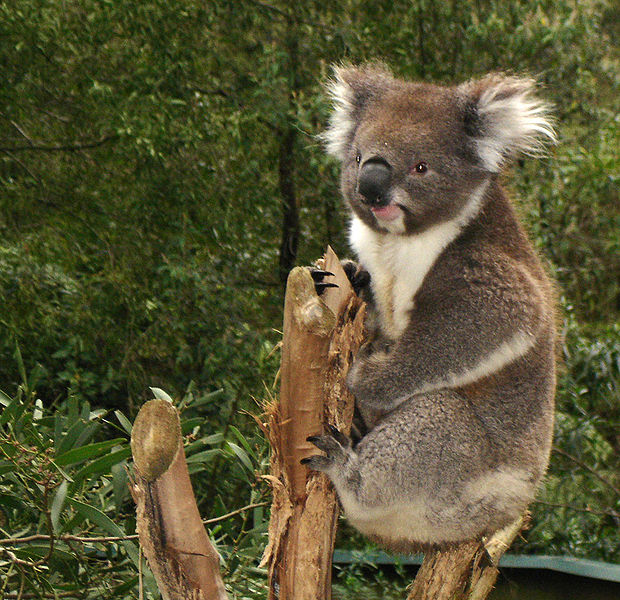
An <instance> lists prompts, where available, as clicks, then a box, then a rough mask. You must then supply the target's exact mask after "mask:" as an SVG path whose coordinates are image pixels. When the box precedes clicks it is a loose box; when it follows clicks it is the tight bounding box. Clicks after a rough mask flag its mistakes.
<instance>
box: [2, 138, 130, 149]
mask: <svg viewBox="0 0 620 600" xmlns="http://www.w3.org/2000/svg"><path fill="white" fill-rule="evenodd" d="M118 137H119V136H118V134H113V135H106V136H103V137H102V138H101V139H98V140H95V141H93V142H85V143H75V144H60V145H57V146H47V145H45V144H40V143H37V144H34V143H33V144H32V145H30V146H13V147H0V151H2V152H25V151H28V150H39V151H41V152H78V151H79V150H87V149H89V148H97V147H99V146H102V145H103V144H105V143H106V142H109V141H110V140H115V139H117V138H118Z"/></svg>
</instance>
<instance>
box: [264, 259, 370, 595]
mask: <svg viewBox="0 0 620 600" xmlns="http://www.w3.org/2000/svg"><path fill="white" fill-rule="evenodd" d="M320 266H321V267H322V268H324V269H326V270H328V271H331V272H332V273H334V274H335V277H334V278H333V279H332V278H330V279H329V280H330V281H333V282H334V283H336V284H337V285H338V286H339V287H338V288H329V289H327V290H325V292H324V294H323V296H322V297H321V298H319V297H318V296H317V295H316V292H315V289H314V282H313V280H312V278H311V276H310V274H309V272H308V270H307V269H304V268H296V269H293V270H292V271H291V273H290V275H289V278H288V282H287V290H286V297H285V305H284V335H283V341H282V362H281V368H280V378H281V382H280V400H279V403H278V404H277V406H275V407H273V409H272V411H271V414H270V423H269V438H270V442H271V447H272V456H271V475H270V477H269V479H270V481H271V483H272V487H273V503H272V509H271V521H270V524H269V544H268V546H267V548H266V550H265V554H264V556H263V561H262V564H263V565H268V570H269V598H270V600H275V599H276V598H277V599H279V600H302V599H303V600H317V598H319V599H323V598H325V599H326V598H331V570H332V568H331V567H332V554H333V548H334V539H335V534H336V526H337V518H338V512H339V508H338V502H337V498H336V494H335V492H334V490H333V487H332V486H331V484H330V482H329V480H328V479H327V477H326V476H325V475H324V474H322V473H315V472H310V471H309V470H308V469H307V468H306V467H305V466H303V465H301V464H300V460H301V459H302V458H305V457H307V456H310V455H312V454H315V453H316V449H315V448H314V446H312V445H311V444H310V443H309V442H307V441H306V438H307V437H308V436H310V435H317V434H320V433H322V430H323V423H326V422H329V423H331V424H334V425H336V427H338V428H339V429H340V430H341V431H343V432H345V433H348V432H349V431H350V428H351V422H352V419H353V406H354V400H353V397H352V395H351V394H350V393H349V392H348V390H347V389H346V386H345V385H344V381H345V377H346V373H347V372H348V369H349V367H350V365H351V362H352V360H353V356H354V354H355V352H356V351H357V349H358V348H359V346H360V344H361V342H362V339H363V335H364V305H363V303H362V301H361V300H360V299H359V298H358V297H357V296H356V295H355V294H354V293H353V290H352V288H351V285H350V284H349V281H348V279H347V276H346V274H345V273H344V271H343V270H342V267H341V266H340V261H339V260H338V258H337V257H336V255H335V254H334V253H333V251H332V250H331V249H328V251H327V253H326V257H325V259H324V261H323V262H322V263H321V265H320Z"/></svg>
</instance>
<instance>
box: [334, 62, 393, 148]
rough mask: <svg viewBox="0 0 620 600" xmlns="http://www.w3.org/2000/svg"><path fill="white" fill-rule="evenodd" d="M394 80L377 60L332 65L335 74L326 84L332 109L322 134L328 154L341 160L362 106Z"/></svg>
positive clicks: (382, 91)
mask: <svg viewBox="0 0 620 600" xmlns="http://www.w3.org/2000/svg"><path fill="white" fill-rule="evenodd" d="M393 82H394V79H393V77H392V74H391V73H390V72H389V71H388V69H387V68H386V67H384V66H382V65H379V64H369V65H363V66H361V67H352V66H336V67H334V77H333V79H331V80H330V81H329V82H328V84H327V90H328V93H329V95H330V98H331V100H332V105H333V109H332V114H331V117H330V120H329V125H328V127H327V130H326V131H325V133H324V134H323V135H322V138H323V141H324V142H325V144H326V146H327V151H328V152H329V153H330V154H332V155H333V156H335V157H336V158H338V159H340V160H342V159H343V158H344V156H345V153H346V149H347V147H348V145H349V144H350V142H351V138H352V137H353V133H354V131H355V128H356V126H357V124H358V122H359V120H360V118H361V116H362V114H363V111H364V107H365V106H366V105H367V104H368V102H369V101H371V100H373V99H376V98H378V97H379V96H380V95H382V94H383V93H384V92H385V91H386V90H387V88H388V87H389V86H390V85H392V84H393Z"/></svg>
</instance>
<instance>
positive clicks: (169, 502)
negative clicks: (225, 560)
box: [130, 400, 227, 600]
mask: <svg viewBox="0 0 620 600" xmlns="http://www.w3.org/2000/svg"><path fill="white" fill-rule="evenodd" d="M131 450H132V453H133V459H134V466H135V474H134V479H133V481H132V482H131V485H130V489H131V494H132V496H133V499H134V501H135V503H136V512H137V530H138V535H139V538H140V545H141V547H142V550H143V552H144V554H145V556H146V558H147V560H148V563H149V566H150V567H151V570H152V571H153V574H154V575H155V579H156V581H157V586H158V587H159V591H160V592H161V594H162V596H163V598H164V600H187V599H189V600H226V598H227V595H226V591H225V589H224V583H223V581H222V578H221V575H220V570H219V555H218V553H217V551H216V550H215V548H214V547H213V545H212V544H211V540H210V539H209V536H208V534H207V532H206V530H205V528H204V525H203V524H202V521H201V518H200V513H199V512H198V507H197V506H196V498H195V496H194V491H193V489H192V485H191V482H190V479H189V472H188V470H187V463H186V461H185V452H184V450H183V438H182V435H181V425H180V420H179V414H178V412H177V410H176V408H175V407H174V406H172V404H170V403H169V402H166V401H165V400H151V401H149V402H147V403H146V404H144V405H143V406H142V408H141V409H140V412H139V413H138V416H137V417H136V420H135V423H134V426H133V430H132V434H131Z"/></svg>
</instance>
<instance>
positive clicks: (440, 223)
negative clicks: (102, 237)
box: [302, 65, 556, 551]
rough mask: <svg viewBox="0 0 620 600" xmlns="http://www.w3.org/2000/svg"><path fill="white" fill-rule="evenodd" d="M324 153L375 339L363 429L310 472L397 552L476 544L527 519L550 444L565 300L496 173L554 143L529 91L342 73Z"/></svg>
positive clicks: (368, 359) (365, 352)
mask: <svg viewBox="0 0 620 600" xmlns="http://www.w3.org/2000/svg"><path fill="white" fill-rule="evenodd" d="M330 92H331V96H332V99H333V105H334V108H333V114H332V115H331V120H330V123H329V126H328V129H327V132H326V133H325V140H326V143H327V149H328V152H329V153H331V154H332V155H333V156H335V157H336V158H337V159H338V160H339V161H340V163H341V190H342V194H343V196H344V199H345V200H346V203H347V204H348V206H349V207H350V210H351V223H350V243H351V246H352V247H353V249H354V251H355V253H356V254H357V257H358V258H359V265H352V264H351V263H349V264H347V265H345V267H346V270H347V272H348V274H349V276H350V278H351V279H352V282H353V284H354V286H356V287H357V288H360V287H361V289H360V294H362V295H364V297H365V298H366V299H367V300H368V302H369V306H370V312H371V313H372V315H373V316H372V318H371V319H370V327H371V329H372V331H371V335H370V338H371V339H370V341H369V342H368V343H367V344H366V345H365V346H364V347H363V348H362V350H361V351H360V352H359V354H358V356H357V357H356V358H355V360H354V362H353V366H352V368H351V371H350V373H349V375H348V381H347V383H348V385H349V387H350V389H351V390H352V392H353V393H354V395H355V398H356V408H357V409H358V410H359V413H360V414H361V416H362V419H363V421H364V425H365V428H366V431H365V433H364V435H363V437H362V438H361V440H360V441H359V442H358V443H357V444H355V445H353V444H352V443H351V440H350V439H349V438H348V437H347V436H345V435H343V434H342V433H340V432H339V431H338V430H336V429H335V428H333V427H328V431H327V433H326V434H325V435H322V436H313V437H311V438H309V441H311V442H312V443H313V444H314V445H315V446H316V447H317V448H319V449H320V450H322V451H324V453H325V454H324V455H317V456H312V457H309V458H307V459H304V460H303V461H302V462H304V463H305V464H307V465H308V466H309V467H310V468H312V469H315V470H318V471H323V472H325V473H326V474H327V475H328V477H329V478H330V479H331V481H332V482H333V484H334V486H335V489H336V491H337V493H338V496H339V499H340V501H341V504H342V506H343V509H344V513H345V516H346V517H347V518H348V520H349V522H350V523H351V524H352V525H353V526H354V527H356V528H357V529H358V530H359V531H361V532H362V533H364V534H366V535H367V536H369V537H371V538H373V539H375V540H376V541H378V542H380V543H382V544H383V545H385V546H387V547H388V548H392V549H395V550H398V551H414V550H418V549H420V548H425V547H429V546H435V547H436V546H444V545H449V544H454V543H457V542H461V541H466V540H473V539H481V538H483V537H484V536H488V535H491V534H492V533H493V532H495V531H497V530H498V529H500V528H502V527H504V526H506V525H508V524H509V523H511V522H512V521H514V520H515V519H516V518H518V517H519V515H521V514H522V513H523V511H524V510H525V508H526V507H527V505H528V504H529V503H530V502H531V500H532V499H533V497H534V494H535V491H536V489H537V485H538V484H539V482H540V481H541V478H542V477H543V475H544V473H545V471H546V468H547V464H548V460H549V453H550V447H551V439H552V432H553V412H554V391H555V345H556V327H555V314H554V304H555V301H554V297H555V294H554V288H553V284H552V283H551V281H550V279H549V278H548V276H547V274H546V272H545V269H544V267H543V266H542V263H541V261H540V260H539V258H538V257H537V254H536V252H535V251H534V249H533V247H532V244H531V243H530V241H529V240H528V237H527V235H526V233H525V231H524V229H523V228H522V226H521V224H520V223H519V219H518V218H517V215H516V214H515V210H514V209H513V207H512V205H511V203H510V201H509V199H508V198H507V195H506V192H505V191H504V190H503V189H502V186H501V182H500V176H501V173H502V170H503V168H504V167H505V166H506V165H507V164H508V162H509V160H510V159H511V158H513V157H515V156H516V155H518V154H519V153H523V154H525V155H529V156H538V155H540V154H541V153H542V151H543V150H544V148H545V145H546V144H547V143H551V142H554V141H555V133H554V129H553V125H552V121H551V118H550V116H549V108H548V106H547V105H546V104H545V103H544V102H543V101H541V100H539V99H538V98H537V97H536V91H535V84H534V82H533V81H532V80H530V79H526V78H518V77H513V76H507V75H502V74H492V75H488V76H486V77H483V78H482V79H479V80H474V81H469V82H466V83H463V84H460V85H455V86H439V85H432V84H428V83H412V82H407V81H403V80H400V79H397V78H395V77H394V76H393V75H392V74H391V73H390V71H389V70H387V68H384V67H382V66H377V65H366V66H361V67H339V68H336V69H335V78H334V80H333V81H332V82H331V84H330Z"/></svg>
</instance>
